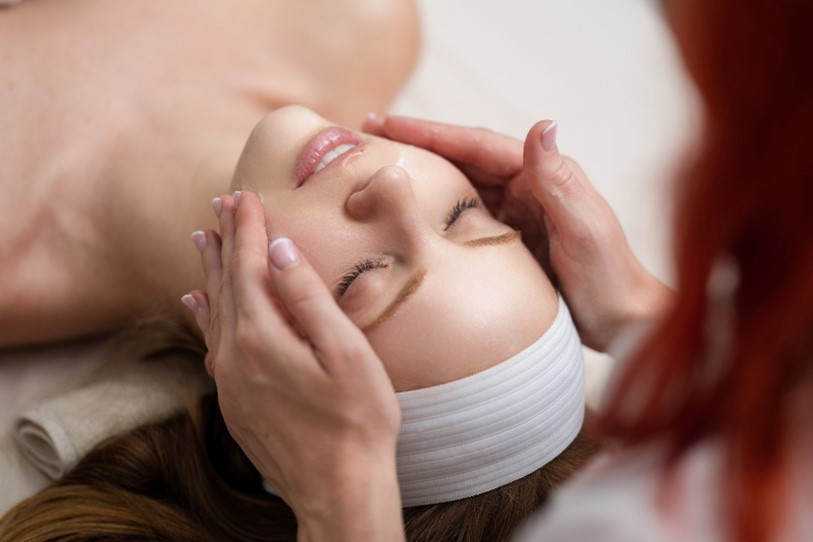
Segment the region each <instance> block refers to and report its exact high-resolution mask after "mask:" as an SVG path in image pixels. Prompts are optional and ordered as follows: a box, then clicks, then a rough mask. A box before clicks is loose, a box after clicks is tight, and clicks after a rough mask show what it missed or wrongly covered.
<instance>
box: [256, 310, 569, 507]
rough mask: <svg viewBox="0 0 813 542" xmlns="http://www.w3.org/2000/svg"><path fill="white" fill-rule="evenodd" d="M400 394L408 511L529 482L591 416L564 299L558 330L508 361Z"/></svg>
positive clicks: (402, 479)
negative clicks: (587, 412)
mask: <svg viewBox="0 0 813 542" xmlns="http://www.w3.org/2000/svg"><path fill="white" fill-rule="evenodd" d="M395 395H396V397H397V398H398V402H399V403H400V405H401V432H400V434H399V435H398V447H397V452H396V460H397V468H398V483H399V485H400V488H401V501H402V505H403V506H422V505H427V504H437V503H441V502H448V501H455V500H458V499H464V498H466V497H472V496H474V495H479V494H481V493H485V492H486V491H490V490H492V489H496V488H498V487H500V486H503V485H505V484H508V483H510V482H513V481H514V480H519V479H520V478H522V477H523V476H527V475H528V474H531V473H532V472H534V471H535V470H537V469H538V468H540V467H542V466H543V465H545V464H547V463H548V462H550V461H551V460H552V459H553V458H555V457H556V456H557V455H559V454H560V453H561V452H562V451H563V450H564V449H565V448H567V447H568V446H569V445H570V443H571V442H573V439H574V438H576V435H578V433H579V431H580V430H581V426H582V421H583V418H584V359H583V355H582V348H581V341H580V340H579V336H578V334H577V333H576V327H575V326H574V325H573V321H572V320H571V318H570V312H569V311H568V309H567V305H566V304H565V301H564V299H562V298H561V297H560V298H559V311H558V314H557V315H556V318H555V319H554V321H553V323H552V324H551V326H550V328H548V330H547V331H545V333H544V334H543V335H542V336H541V337H540V338H539V339H537V340H536V341H535V342H534V343H533V344H532V345H530V346H529V347H528V348H526V349H525V350H523V351H522V352H520V353H518V354H516V355H515V356H513V357H511V358H509V359H508V360H507V361H504V362H502V363H500V364H498V365H495V366H493V367H490V368H488V369H486V370H485V371H481V372H479V373H476V374H473V375H471V376H467V377H465V378H461V379H460V380H455V381H453V382H448V383H446V384H440V385H438V386H432V387H430V388H422V389H419V390H412V391H406V392H399V393H396V394H395ZM263 485H264V486H265V488H266V489H267V490H268V491H269V492H271V493H274V491H273V488H272V487H270V484H268V483H267V482H265V483H264V484H263Z"/></svg>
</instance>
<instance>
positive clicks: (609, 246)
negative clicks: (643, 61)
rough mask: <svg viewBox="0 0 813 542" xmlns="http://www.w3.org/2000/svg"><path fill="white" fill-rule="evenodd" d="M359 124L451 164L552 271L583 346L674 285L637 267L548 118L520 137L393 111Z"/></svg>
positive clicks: (608, 334)
mask: <svg viewBox="0 0 813 542" xmlns="http://www.w3.org/2000/svg"><path fill="white" fill-rule="evenodd" d="M364 130H365V131H367V132H369V133H371V134H375V135H379V136H383V137H388V138H390V139H393V140H397V141H401V142H403V143H408V144H411V145H415V146H418V147H423V148H425V149H428V150H431V151H433V152H435V153H437V154H440V155H441V156H444V157H446V158H447V159H449V160H450V161H451V162H453V163H454V164H455V165H457V166H458V167H459V168H460V169H461V170H462V171H463V172H464V173H465V174H466V175H467V176H468V177H469V179H471V182H472V183H473V184H474V185H475V187H476V188H477V189H478V191H479V192H480V195H481V197H482V199H483V202H484V203H485V205H486V206H487V207H488V208H489V210H491V212H492V213H494V215H495V216H496V217H497V218H499V219H500V220H502V221H503V222H505V223H507V224H509V225H510V226H513V227H515V228H517V229H519V230H520V231H522V236H523V241H524V242H525V244H526V245H527V246H528V248H529V249H530V250H531V251H532V252H533V253H534V255H535V256H536V258H537V260H538V261H539V262H540V263H541V264H542V265H543V267H545V268H546V269H548V270H549V271H552V272H553V275H554V278H555V280H556V282H557V285H558V286H559V288H560V289H561V290H562V293H563V295H564V296H565V298H566V300H567V302H568V305H569V306H570V309H571V311H572V313H573V315H574V318H575V321H576V325H577V326H578V328H579V332H580V334H581V337H582V340H583V341H584V343H585V344H586V345H587V346H590V347H591V348H594V349H596V350H600V351H604V350H606V348H607V347H608V345H609V344H610V343H611V342H612V341H613V339H614V338H615V337H616V336H617V334H618V332H619V331H620V329H621V328H622V327H624V326H625V325H626V324H628V323H631V322H633V321H635V320H638V319H647V318H653V317H656V316H657V315H659V314H660V313H661V311H663V309H664V308H665V307H666V306H667V305H668V304H669V303H670V302H671V299H672V296H673V295H674V294H673V293H672V291H671V290H670V289H669V288H668V287H666V286H665V285H664V284H663V283H661V282H660V281H659V280H657V279H656V278H655V277H653V276H652V275H651V274H650V273H649V272H647V271H646V270H645V269H644V268H643V266H641V264H640V262H639V261H638V259H637V258H636V257H635V255H634V254H633V253H632V251H631V250H630V247H629V245H628V243H627V240H626V237H625V235H624V232H623V230H622V229H621V224H620V223H619V222H618V219H617V218H616V216H615V213H613V211H612V209H611V208H610V206H609V205H608V204H607V201H606V200H605V199H604V198H602V197H601V195H600V194H599V193H598V192H597V191H596V190H595V188H594V187H593V186H592V185H591V184H590V182H589V181H588V180H587V177H586V175H585V174H584V172H583V171H582V169H581V168H580V167H579V166H578V164H576V162H574V161H573V160H572V159H570V158H567V157H564V156H562V155H561V154H559V150H558V148H557V147H556V123H554V122H551V121H541V122H538V123H537V124H535V125H534V126H533V128H531V130H530V131H529V132H528V136H527V137H526V139H525V143H524V145H523V143H522V142H521V141H519V140H516V139H514V138H511V137H508V136H504V135H500V134H498V133H495V132H492V131H490V130H487V129H483V128H466V127H461V126H452V125H448V124H442V123H437V122H430V121H424V120H419V119H413V118H409V117H400V116H392V115H390V116H386V117H383V118H370V119H367V121H366V122H365V124H364Z"/></svg>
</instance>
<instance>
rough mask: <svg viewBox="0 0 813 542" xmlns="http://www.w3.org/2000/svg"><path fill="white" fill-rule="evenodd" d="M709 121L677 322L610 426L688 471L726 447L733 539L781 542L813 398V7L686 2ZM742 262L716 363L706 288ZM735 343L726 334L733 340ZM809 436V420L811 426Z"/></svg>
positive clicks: (680, 266) (681, 211)
mask: <svg viewBox="0 0 813 542" xmlns="http://www.w3.org/2000/svg"><path fill="white" fill-rule="evenodd" d="M675 10H676V17H677V18H676V20H675V26H676V33H677V37H678V41H679V42H680V45H681V46H682V49H683V53H684V58H685V60H686V64H687V67H688V69H689V71H690V72H691V73H692V75H693V76H694V79H695V81H696V82H697V84H698V88H699V90H700V93H701V94H702V96H703V99H704V102H705V106H706V122H705V133H704V137H703V140H702V146H701V149H700V156H699V159H698V160H697V161H696V163H694V164H692V166H691V168H689V169H688V171H687V172H686V173H685V175H683V176H682V177H681V179H680V183H679V185H678V186H677V188H678V190H679V197H680V200H679V208H678V214H677V223H676V226H675V232H676V246H675V252H676V263H677V282H678V284H677V286H678V290H679V291H680V292H681V296H680V300H679V302H678V305H677V307H676V309H675V310H674V312H673V313H672V314H671V315H670V316H669V317H668V318H667V319H666V321H665V322H664V323H663V324H662V326H660V328H659V329H658V330H657V331H656V333H654V334H653V336H652V337H651V338H650V339H649V340H648V341H647V343H646V344H645V345H644V346H643V347H642V349H641V350H640V351H639V352H638V353H637V355H636V356H635V358H634V359H633V360H631V361H630V362H629V363H628V364H627V365H626V366H625V367H626V370H625V371H624V373H623V375H621V376H620V379H619V385H618V386H617V388H616V391H615V394H614V398H613V400H612V401H611V404H610V405H609V409H608V410H607V412H606V417H605V419H604V420H603V425H604V427H605V428H606V430H607V432H608V434H609V435H610V436H614V437H617V438H619V439H620V440H622V441H623V442H625V443H627V444H629V445H635V444H641V443H647V442H652V441H656V440H662V441H666V442H667V443H668V444H669V446H670V452H671V454H670V461H669V462H667V467H668V466H669V465H670V464H671V465H674V464H675V462H676V460H677V459H678V458H679V457H681V456H682V454H683V453H684V452H686V451H687V450H689V449H690V448H691V447H692V446H693V445H695V444H696V443H698V442H699V441H701V440H704V439H709V438H710V437H713V438H715V439H717V440H718V441H719V442H720V443H721V444H722V450H723V453H724V454H725V455H724V459H723V465H724V469H725V470H724V472H723V473H722V475H723V479H722V480H721V481H720V482H719V487H720V488H721V492H722V495H723V498H724V499H725V501H724V502H725V503H726V506H727V507H728V508H727V510H726V511H725V512H726V517H725V519H726V520H727V527H728V532H729V533H730V534H731V535H732V539H736V540H742V541H754V542H757V541H765V540H772V539H773V538H774V536H776V534H777V533H776V531H777V528H778V527H779V526H780V523H781V521H782V513H783V511H784V510H785V505H786V504H787V503H786V502H784V500H785V499H787V495H788V491H787V490H788V488H787V480H788V473H787V470H786V469H787V461H788V457H789V451H790V449H791V447H792V446H793V444H794V439H795V438H796V437H797V436H798V431H799V430H800V426H799V425H798V423H797V421H795V420H793V419H792V418H791V417H792V416H794V415H798V414H799V405H798V403H796V401H797V400H798V399H799V396H800V394H804V393H808V394H809V391H808V392H806V391H805V390H806V389H808V390H809V389H810V385H811V383H813V331H812V330H813V284H812V283H811V277H813V237H811V232H813V207H811V206H812V205H813V159H811V154H810V149H809V146H810V145H809V142H810V128H811V126H813V40H811V38H810V35H809V34H810V29H811V27H813V3H811V2H807V1H796V0H778V1H777V0H758V1H755V2H749V3H748V7H747V8H745V7H744V5H743V4H742V3H741V2H738V1H735V0H716V1H714V2H708V1H701V0H696V1H693V2H687V3H684V4H679V3H675ZM723 261H729V262H734V263H735V264H736V266H737V267H738V268H739V284H738V287H737V289H736V291H734V292H733V293H732V294H731V296H730V297H731V299H729V300H728V303H730V306H731V309H732V312H731V316H730V318H729V319H728V323H729V324H730V326H731V333H730V340H729V341H728V343H729V344H727V345H726V347H725V348H724V349H723V352H724V357H720V356H716V357H715V356H712V355H711V352H712V349H711V348H710V346H712V343H711V341H710V339H709V333H708V331H709V326H711V325H712V324H713V323H714V316H713V315H714V314H716V313H717V312H719V310H718V309H719V304H718V306H717V308H715V303H713V302H710V299H709V296H708V294H707V288H708V286H707V285H708V284H709V281H710V275H711V273H712V271H713V270H714V268H715V264H716V263H718V262H723ZM722 333H724V330H723V329H712V333H711V336H714V337H718V338H719V337H720V335H721V334H722ZM801 414H802V415H803V416H804V417H805V418H806V424H807V425H806V426H802V427H805V428H806V430H809V428H810V425H809V422H810V418H809V412H802V413H801Z"/></svg>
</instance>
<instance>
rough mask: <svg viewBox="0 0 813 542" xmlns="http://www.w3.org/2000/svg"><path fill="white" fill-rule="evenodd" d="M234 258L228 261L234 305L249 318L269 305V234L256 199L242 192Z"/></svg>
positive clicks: (236, 224) (262, 211)
mask: <svg viewBox="0 0 813 542" xmlns="http://www.w3.org/2000/svg"><path fill="white" fill-rule="evenodd" d="M234 231H235V233H234V254H233V259H232V261H231V266H232V281H233V287H234V296H235V302H236V304H237V307H238V308H239V310H241V311H242V312H243V313H244V314H246V315H247V316H248V317H249V318H253V317H255V316H256V315H257V314H259V312H260V311H261V310H262V309H263V305H264V304H267V303H268V297H267V293H268V289H269V284H270V283H269V281H270V276H269V274H268V233H267V232H266V227H265V210H264V208H263V205H262V203H260V200H259V198H258V197H257V196H256V195H255V194H254V193H253V192H249V191H243V192H242V193H241V197H240V205H239V206H238V208H237V213H236V216H235V230H234Z"/></svg>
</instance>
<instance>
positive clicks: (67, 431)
mask: <svg viewBox="0 0 813 542" xmlns="http://www.w3.org/2000/svg"><path fill="white" fill-rule="evenodd" d="M116 370H117V373H116V374H115V375H113V376H109V377H108V378H106V379H105V380H102V381H97V382H94V383H92V384H88V385H86V386H84V387H81V388H78V389H74V390H71V391H69V392H67V393H65V394H62V395H59V396H57V397H53V398H51V399H49V400H47V401H45V402H43V403H40V404H39V405H36V406H34V407H32V408H30V409H28V410H27V411H25V412H23V413H22V414H21V415H20V416H19V417H18V418H17V420H16V422H15V426H14V433H15V440H16V441H17V444H18V446H19V447H20V449H21V451H22V453H23V455H25V457H26V458H28V460H29V461H31V463H33V464H34V466H35V467H37V469H39V470H40V471H42V472H43V474H45V475H46V476H48V477H49V478H51V479H56V478H59V477H60V476H62V475H63V474H64V473H66V472H67V471H69V470H70V469H71V468H73V467H74V466H75V465H76V464H77V463H78V462H79V460H80V459H82V457H83V456H84V455H85V454H87V453H88V452H89V451H90V450H91V449H92V448H93V447H94V446H95V445H96V444H98V443H99V442H101V441H102V440H104V439H106V438H107V437H110V436H113V435H116V434H120V433H124V432H127V431H131V430H133V429H135V428H136V427H139V426H141V425H144V424H148V423H154V422H158V421H161V420H163V419H166V418H168V417H169V416H171V415H172V414H174V413H176V412H179V411H180V410H181V409H183V408H185V407H186V406H187V405H189V404H191V402H193V401H194V400H196V399H197V398H198V397H200V396H201V395H202V394H204V393H206V392H207V391H209V390H211V389H212V387H213V383H212V381H211V380H210V379H209V378H208V377H207V376H206V374H205V372H204V370H203V367H202V364H201V363H200V362H196V363H193V362H191V361H190V360H182V359H162V360H155V361H149V362H144V361H135V362H128V363H124V364H122V366H121V367H117V368H116Z"/></svg>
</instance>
